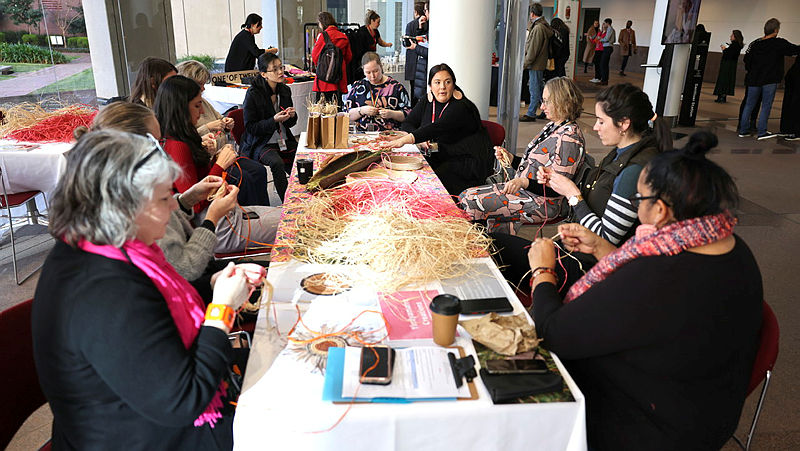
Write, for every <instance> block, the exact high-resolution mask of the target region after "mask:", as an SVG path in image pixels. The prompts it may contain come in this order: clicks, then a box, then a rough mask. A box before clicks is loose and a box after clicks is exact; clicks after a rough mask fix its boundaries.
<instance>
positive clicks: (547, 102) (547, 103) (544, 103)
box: [542, 97, 550, 105]
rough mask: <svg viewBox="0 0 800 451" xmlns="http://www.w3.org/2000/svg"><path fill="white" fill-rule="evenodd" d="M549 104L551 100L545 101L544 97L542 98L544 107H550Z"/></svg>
mask: <svg viewBox="0 0 800 451" xmlns="http://www.w3.org/2000/svg"><path fill="white" fill-rule="evenodd" d="M549 104H550V99H545V98H544V97H542V105H549Z"/></svg>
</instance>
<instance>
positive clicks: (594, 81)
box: [589, 78, 602, 83]
mask: <svg viewBox="0 0 800 451" xmlns="http://www.w3.org/2000/svg"><path fill="white" fill-rule="evenodd" d="M601 81H602V80H600V79H599V78H592V79H591V80H589V83H600V82H601Z"/></svg>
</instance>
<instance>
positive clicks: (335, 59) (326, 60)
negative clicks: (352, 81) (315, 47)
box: [317, 31, 342, 84]
mask: <svg viewBox="0 0 800 451" xmlns="http://www.w3.org/2000/svg"><path fill="white" fill-rule="evenodd" d="M322 37H323V38H325V45H324V46H323V47H322V51H321V52H320V54H319V60H318V62H317V78H319V79H320V80H321V81H324V82H326V83H333V84H337V83H339V80H341V79H342V51H341V49H339V47H336V45H334V43H333V41H331V37H330V36H328V32H326V31H323V32H322Z"/></svg>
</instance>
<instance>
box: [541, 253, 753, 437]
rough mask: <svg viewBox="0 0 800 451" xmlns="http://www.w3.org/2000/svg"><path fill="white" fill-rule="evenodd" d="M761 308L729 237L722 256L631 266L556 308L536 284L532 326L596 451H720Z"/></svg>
mask: <svg viewBox="0 0 800 451" xmlns="http://www.w3.org/2000/svg"><path fill="white" fill-rule="evenodd" d="M762 299H763V291H762V284H761V274H760V272H759V269H758V265H757V264H756V261H755V258H754V257H753V254H752V253H751V252H750V249H749V248H748V247H747V245H746V244H745V243H744V242H743V241H742V240H741V239H739V238H738V237H736V245H735V247H734V249H733V250H732V251H731V252H728V253H727V254H723V255H701V254H696V253H692V252H682V253H680V254H678V255H675V256H655V257H644V258H639V259H636V260H633V261H631V262H629V263H628V264H626V265H623V266H621V267H620V268H619V269H618V270H617V271H616V272H614V273H612V274H611V275H610V276H608V277H607V278H606V279H605V280H603V281H602V282H600V283H598V284H596V285H594V286H593V287H592V288H590V289H589V290H588V291H586V292H585V293H584V294H583V295H582V296H580V297H578V298H577V299H575V300H573V301H572V302H570V303H569V304H565V305H564V304H562V303H561V299H560V297H559V295H558V293H557V292H556V287H555V286H554V285H553V284H551V283H541V284H539V285H537V286H536V289H535V290H534V292H533V310H532V316H533V318H534V321H535V323H536V331H537V333H538V334H539V337H540V338H542V339H543V340H544V342H543V345H544V346H545V347H546V348H547V349H550V350H552V351H554V352H555V353H557V354H558V356H559V357H560V358H561V359H562V360H563V361H564V364H565V365H566V366H567V369H568V371H569V372H570V374H571V375H572V376H573V378H574V379H575V382H576V383H577V384H578V387H579V388H580V389H581V391H582V392H583V394H584V395H585V396H586V426H587V433H588V439H589V445H590V446H591V447H592V448H593V449H598V450H605V449H609V450H625V449H647V450H662V449H663V450H675V449H719V448H720V447H722V445H723V444H724V443H725V442H726V441H727V440H728V439H729V438H730V437H731V434H732V433H733V432H734V431H735V429H736V425H737V423H738V421H739V415H740V413H741V410H742V405H743V403H744V399H745V396H746V391H747V385H748V382H749V380H750V371H751V368H752V366H753V361H754V357H755V355H756V351H757V349H758V345H759V329H760V326H761V302H762Z"/></svg>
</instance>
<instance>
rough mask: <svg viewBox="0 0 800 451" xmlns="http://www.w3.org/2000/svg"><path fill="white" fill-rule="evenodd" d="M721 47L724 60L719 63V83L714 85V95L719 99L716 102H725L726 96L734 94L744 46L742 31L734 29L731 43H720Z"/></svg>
mask: <svg viewBox="0 0 800 451" xmlns="http://www.w3.org/2000/svg"><path fill="white" fill-rule="evenodd" d="M720 47H721V48H722V61H720V63H719V74H718V75H717V84H716V86H714V95H715V96H717V100H715V101H714V102H716V103H725V102H726V97H727V96H732V95H733V94H734V92H733V89H734V87H735V86H736V65H737V64H738V62H739V53H741V52H742V47H744V37H743V36H742V32H741V31H739V30H733V33H731V43H730V45H728V46H727V47H726V46H724V45H720Z"/></svg>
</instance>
